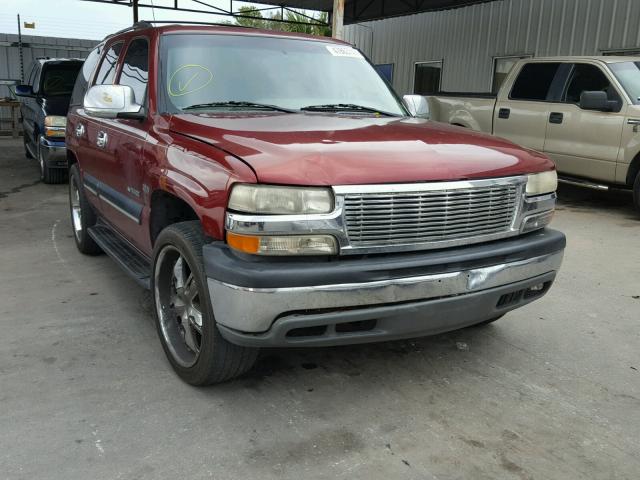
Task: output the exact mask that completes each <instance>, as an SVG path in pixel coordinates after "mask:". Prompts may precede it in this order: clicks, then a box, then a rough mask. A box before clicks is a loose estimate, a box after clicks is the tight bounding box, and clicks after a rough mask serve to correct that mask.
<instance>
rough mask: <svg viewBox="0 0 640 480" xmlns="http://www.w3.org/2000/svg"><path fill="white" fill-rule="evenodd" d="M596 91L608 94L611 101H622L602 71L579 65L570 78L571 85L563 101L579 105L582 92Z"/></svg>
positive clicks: (590, 66)
mask: <svg viewBox="0 0 640 480" xmlns="http://www.w3.org/2000/svg"><path fill="white" fill-rule="evenodd" d="M594 91H600V92H606V93H607V97H608V98H609V100H615V101H620V95H618V92H617V91H616V89H615V88H614V87H613V85H611V82H610V81H609V79H608V78H607V76H606V75H605V74H604V73H603V72H602V70H600V69H599V68H598V67H596V66H595V65H589V64H586V63H577V64H575V65H574V67H573V70H572V72H571V76H570V77H569V84H568V86H567V90H566V91H565V92H564V95H563V96H562V101H563V102H565V103H574V104H576V105H578V104H579V103H580V95H582V92H594Z"/></svg>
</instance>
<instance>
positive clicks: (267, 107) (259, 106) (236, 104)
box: [182, 100, 296, 113]
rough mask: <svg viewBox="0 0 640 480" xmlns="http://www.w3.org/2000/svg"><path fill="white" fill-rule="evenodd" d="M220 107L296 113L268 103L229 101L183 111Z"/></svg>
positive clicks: (198, 105)
mask: <svg viewBox="0 0 640 480" xmlns="http://www.w3.org/2000/svg"><path fill="white" fill-rule="evenodd" d="M218 107H248V108H255V109H263V110H274V111H277V112H285V113H296V111H295V110H291V109H289V108H284V107H279V106H277V105H269V104H267V103H255V102H244V101H235V100H229V101H226V102H209V103H196V104H194V105H189V106H188V107H184V108H183V109H182V110H197V109H200V108H218Z"/></svg>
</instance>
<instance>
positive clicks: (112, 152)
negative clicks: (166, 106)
mask: <svg viewBox="0 0 640 480" xmlns="http://www.w3.org/2000/svg"><path fill="white" fill-rule="evenodd" d="M148 57H149V42H148V40H147V39H146V38H142V37H140V38H135V39H133V40H131V41H130V42H129V45H128V47H127V49H126V51H125V53H124V56H123V58H124V59H123V60H122V67H121V68H120V73H119V74H118V76H117V80H116V82H115V83H117V84H120V85H127V86H130V87H131V88H132V89H133V91H134V94H135V97H136V103H139V104H141V105H145V106H146V103H147V102H146V96H147V82H148V75H149V73H148V72H149V58H148ZM103 126H104V128H103V131H104V133H105V134H106V135H107V141H106V145H105V146H104V150H105V151H106V152H107V158H106V159H105V162H104V165H103V167H104V168H101V176H100V181H101V194H100V197H101V200H102V203H103V206H102V208H103V214H104V216H105V217H106V218H107V220H108V221H109V223H111V225H112V226H113V227H115V228H116V229H117V230H118V231H119V232H120V233H121V234H123V235H124V236H125V237H126V238H127V239H128V240H129V241H130V242H131V243H132V244H133V245H134V246H136V247H138V248H140V249H144V248H145V247H146V243H147V241H146V240H147V239H148V229H145V228H144V227H143V226H142V215H143V210H144V199H145V195H144V191H143V178H144V169H143V162H144V150H145V144H146V139H147V134H148V130H149V128H150V119H149V118H148V117H147V118H146V119H145V120H129V119H115V120H106V121H104V122H103Z"/></svg>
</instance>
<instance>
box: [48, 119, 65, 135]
mask: <svg viewBox="0 0 640 480" xmlns="http://www.w3.org/2000/svg"><path fill="white" fill-rule="evenodd" d="M66 128H67V117H62V116H59V115H48V116H46V117H44V136H45V137H50V138H51V137H53V138H60V137H64V133H65V130H66Z"/></svg>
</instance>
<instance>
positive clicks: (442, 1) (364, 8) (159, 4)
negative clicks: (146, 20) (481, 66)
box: [84, 0, 496, 24]
mask: <svg viewBox="0 0 640 480" xmlns="http://www.w3.org/2000/svg"><path fill="white" fill-rule="evenodd" d="M84 1H89V2H96V3H107V4H111V5H123V6H128V7H133V16H134V22H136V21H138V7H145V8H155V9H158V10H174V11H183V12H192V13H204V14H213V15H223V16H229V17H236V18H247V17H246V16H244V15H242V14H240V13H239V12H238V11H237V10H236V9H234V3H235V4H236V5H238V4H240V5H242V4H247V3H249V2H248V1H247V0H229V8H228V9H224V8H220V7H217V6H214V5H211V3H209V2H210V0H207V1H203V0H190V2H191V4H197V5H198V8H187V7H185V6H184V5H185V3H184V1H185V0H164V1H163V0H155V2H154V1H153V0H84ZM490 1H496V0H257V1H256V3H262V4H267V5H273V7H269V8H264V9H260V10H261V11H263V10H272V9H274V8H278V7H279V8H280V9H282V11H284V10H290V9H292V8H297V9H306V10H318V11H324V12H329V13H330V14H332V13H333V11H334V6H342V5H344V24H351V23H358V22H365V21H370V20H380V19H383V18H389V17H397V16H402V15H411V14H414V13H421V12H429V11H434V10H446V9H451V8H458V7H464V6H467V5H473V4H476V3H484V2H490ZM298 13H299V12H298ZM332 16H333V15H332ZM249 18H252V17H249ZM275 21H278V20H275ZM281 21H282V22H284V23H301V22H287V21H286V20H281ZM308 21H309V23H315V24H321V23H320V22H318V20H316V19H313V18H311V17H308Z"/></svg>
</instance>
